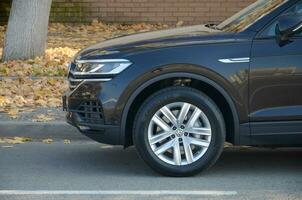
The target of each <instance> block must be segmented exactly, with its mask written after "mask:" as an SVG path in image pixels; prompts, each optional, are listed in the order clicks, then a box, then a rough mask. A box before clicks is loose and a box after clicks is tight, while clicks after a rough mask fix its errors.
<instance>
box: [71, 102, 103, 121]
mask: <svg viewBox="0 0 302 200" xmlns="http://www.w3.org/2000/svg"><path fill="white" fill-rule="evenodd" d="M71 111H72V112H75V113H76V114H77V116H78V118H79V121H80V122H82V123H88V124H104V117H103V111H102V106H101V104H100V103H99V102H98V101H85V102H83V103H81V104H80V106H79V107H78V108H77V109H76V110H71Z"/></svg>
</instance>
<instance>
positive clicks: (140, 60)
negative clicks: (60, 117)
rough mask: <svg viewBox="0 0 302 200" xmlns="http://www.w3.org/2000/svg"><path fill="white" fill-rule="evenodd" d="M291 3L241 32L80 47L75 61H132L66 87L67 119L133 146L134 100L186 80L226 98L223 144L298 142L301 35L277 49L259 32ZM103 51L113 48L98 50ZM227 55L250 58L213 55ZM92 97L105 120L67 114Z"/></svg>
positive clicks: (163, 35)
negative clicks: (239, 60) (225, 140)
mask: <svg viewBox="0 0 302 200" xmlns="http://www.w3.org/2000/svg"><path fill="white" fill-rule="evenodd" d="M297 2H300V1H298V0H292V1H288V2H287V3H285V4H284V5H283V6H281V7H279V8H277V9H276V10H274V11H273V12H271V13H269V14H268V15H267V16H264V17H263V18H262V19H261V20H259V21H257V22H256V23H254V24H253V25H251V26H250V27H249V28H248V29H246V30H245V31H243V32H240V33H226V32H220V31H217V30H213V29H209V28H207V27H205V26H193V27H186V28H180V29H176V30H172V31H159V32H152V33H143V34H136V35H132V36H126V37H121V38H117V39H113V40H109V41H106V42H103V43H100V44H97V45H95V46H92V47H89V48H87V49H84V50H83V51H81V52H80V53H79V54H78V55H77V57H76V59H88V60H89V59H114V58H117V59H121V58H122V59H128V60H130V61H131V62H132V63H133V64H132V65H131V66H130V67H129V68H127V69H126V70H125V71H123V72H122V73H121V74H118V75H116V76H114V77H113V76H112V77H110V78H112V80H110V81H108V82H102V81H87V82H85V83H83V84H82V85H81V86H79V87H78V88H77V89H76V90H75V91H73V92H70V91H67V93H66V102H67V104H66V106H65V109H66V110H68V111H69V112H68V114H67V119H68V121H69V122H70V123H71V124H73V125H75V126H77V127H78V128H80V129H81V126H82V127H83V126H87V127H90V130H83V129H81V131H82V132H83V133H84V134H85V135H87V136H89V137H91V138H93V139H95V140H97V141H100V142H104V143H109V144H120V145H124V146H128V145H131V139H129V137H131V131H132V130H131V129H129V124H131V123H132V121H131V115H134V114H135V109H134V108H135V105H134V104H135V103H137V101H138V99H139V98H141V96H142V95H143V94H145V93H148V92H147V90H150V88H153V87H152V86H153V85H156V84H157V83H159V82H163V81H164V80H171V79H175V80H177V79H182V80H187V79H190V80H191V81H192V80H197V81H199V83H204V85H206V86H207V87H208V88H210V90H211V91H215V92H217V93H219V94H220V97H221V98H222V99H224V101H225V102H227V105H228V107H229V112H230V113H225V114H226V115H228V114H229V115H230V116H231V117H232V120H230V123H229V124H228V125H229V126H231V128H230V129H229V132H228V133H227V134H228V137H227V138H228V141H229V142H232V143H233V144H248V145H297V144H298V145H299V144H302V140H301V139H302V62H301V61H302V39H301V38H300V37H293V38H291V42H289V43H288V44H287V45H284V46H282V47H280V46H279V45H278V43H277V42H276V39H275V38H274V37H272V38H263V37H260V36H259V34H260V33H261V31H262V30H263V29H264V28H265V27H267V26H268V25H269V24H270V23H272V22H273V21H274V20H275V19H276V18H277V17H278V16H279V15H281V14H282V13H283V12H284V11H285V10H287V9H288V8H290V7H291V6H293V5H294V4H295V3H297ZM103 51H114V52H115V53H114V54H110V55H101V54H102V52H103ZM227 58H250V62H245V63H223V62H220V61H219V60H220V59H227ZM98 78H108V76H103V77H98ZM202 85H203V84H201V85H200V88H199V89H200V90H203V89H204V88H203V87H201V86H202ZM195 87H196V86H195ZM153 89H154V88H153ZM91 99H93V100H97V101H99V102H100V103H101V106H102V113H103V117H104V123H103V124H85V123H84V124H83V123H81V122H80V121H79V120H78V118H77V116H76V115H75V114H74V112H72V110H73V109H76V108H77V107H78V106H79V105H80V104H81V103H82V102H83V101H86V100H91ZM214 101H220V100H219V99H214ZM221 109H223V108H221ZM130 127H131V126H130ZM272 127H278V128H272ZM289 127H291V128H289ZM276 135H277V136H276ZM289 135H290V136H289ZM300 141H301V142H300Z"/></svg>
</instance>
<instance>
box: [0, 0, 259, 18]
mask: <svg viewBox="0 0 302 200" xmlns="http://www.w3.org/2000/svg"><path fill="white" fill-rule="evenodd" d="M9 1H11V0H1V2H9ZM254 1H255V0H53V3H52V10H51V14H50V19H51V21H52V22H68V23H76V22H91V21H92V20H93V19H99V20H102V21H106V22H122V23H134V22H150V23H157V22H161V23H168V24H175V23H177V22H178V21H183V22H185V24H198V23H205V22H219V21H222V20H223V19H225V18H227V17H229V16H231V15H232V14H234V13H236V12H237V11H239V10H241V9H242V8H244V7H246V6H247V5H249V4H251V3H253V2H254ZM0 6H1V4H0ZM0 10H1V8H0ZM6 10H7V9H6ZM6 20H7V19H5V16H4V14H3V16H2V15H0V21H2V22H3V21H6Z"/></svg>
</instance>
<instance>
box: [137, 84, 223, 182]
mask: <svg viewBox="0 0 302 200" xmlns="http://www.w3.org/2000/svg"><path fill="white" fill-rule="evenodd" d="M174 102H186V103H190V104H192V105H194V106H196V107H198V108H199V109H201V110H202V111H203V112H204V113H205V115H206V116H207V117H208V120H209V122H210V125H211V129H212V136H211V141H210V145H209V147H208V149H207V151H206V152H205V154H204V155H203V156H202V157H201V158H200V159H199V160H197V161H195V162H193V163H191V164H188V165H182V166H175V165H171V164H168V163H166V162H164V161H163V160H161V159H160V158H159V157H157V156H156V155H155V154H154V152H153V151H152V149H151V146H150V144H149V141H148V126H149V123H150V121H151V119H152V117H153V115H154V114H155V113H156V112H157V111H158V110H159V109H161V108H162V107H163V106H165V105H168V104H170V103H174ZM224 140H225V128H224V122H223V118H222V115H221V113H220V110H219V109H218V108H217V106H216V104H215V103H214V102H213V101H212V100H211V99H210V98H209V97H207V96H206V95H205V94H203V93H201V92H200V91H198V90H195V89H191V88H185V87H174V88H173V89H172V88H170V89H167V90H165V89H164V90H163V91H160V92H157V93H156V94H154V95H153V96H151V97H150V98H149V99H147V101H145V103H144V104H143V105H142V106H141V109H140V110H139V112H138V115H137V118H136V120H135V126H134V143H135V146H136V148H137V150H138V151H139V154H140V155H141V157H142V158H143V159H144V160H145V161H146V162H147V163H148V164H149V165H150V166H151V167H152V168H153V169H155V170H156V171H159V172H160V173H162V174H165V175H169V176H187V175H193V174H195V173H198V172H199V171H202V170H204V169H207V168H208V167H210V166H211V165H212V164H213V163H214V162H215V161H216V160H217V158H218V156H219V155H220V154H221V151H222V148H223V145H224Z"/></svg>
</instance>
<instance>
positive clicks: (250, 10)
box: [217, 0, 288, 32]
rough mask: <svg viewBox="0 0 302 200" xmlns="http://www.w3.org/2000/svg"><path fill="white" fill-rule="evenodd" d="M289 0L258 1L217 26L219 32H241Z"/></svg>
mask: <svg viewBox="0 0 302 200" xmlns="http://www.w3.org/2000/svg"><path fill="white" fill-rule="evenodd" d="M286 1H288V0H258V1H256V2H255V3H253V4H251V5H250V6H248V7H247V8H245V9H243V10H242V11H240V12H239V13H237V14H235V15H234V16H232V17H230V18H229V19H227V20H225V21H224V22H222V23H221V24H219V25H218V26H217V28H218V29H219V30H222V31H227V32H240V31H242V30H244V29H246V28H248V27H249V26H250V25H251V24H253V23H254V22H256V21H257V20H259V19H260V18H262V17H263V16H265V15H267V14H268V13H270V12H271V11H273V10H274V9H276V8H277V7H279V6H280V5H282V4H283V3H285V2H286Z"/></svg>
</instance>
